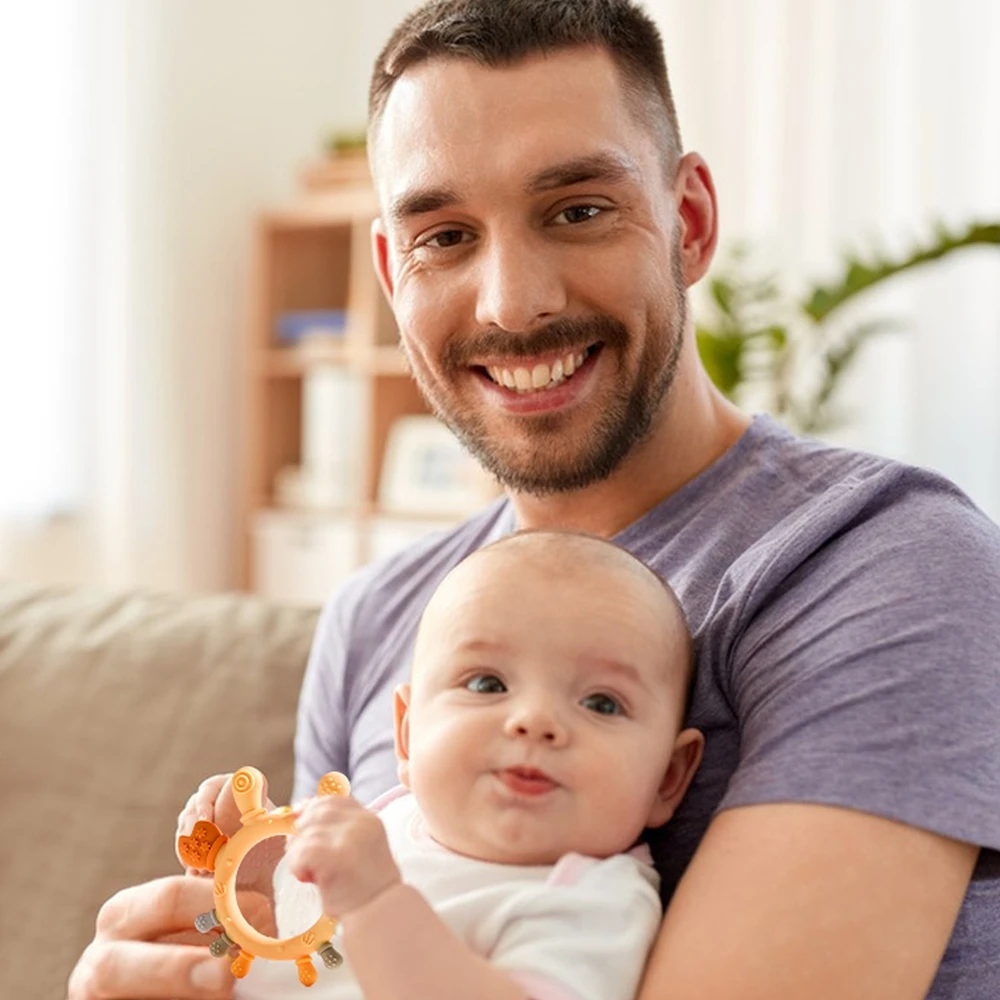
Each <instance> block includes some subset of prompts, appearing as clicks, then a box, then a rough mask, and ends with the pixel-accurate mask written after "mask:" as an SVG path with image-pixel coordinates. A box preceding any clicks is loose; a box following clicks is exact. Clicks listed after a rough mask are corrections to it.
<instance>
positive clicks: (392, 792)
mask: <svg viewBox="0 0 1000 1000" xmlns="http://www.w3.org/2000/svg"><path fill="white" fill-rule="evenodd" d="M409 794H410V790H409V788H407V787H406V785H396V787H395V788H390V789H389V791H387V792H383V793H382V794H381V795H379V796H378V798H376V799H375V800H374V801H373V802H372V803H371V804H370V805H369V806H368V808H369V809H370V810H371V811H372V812H373V813H380V812H381V811H382V810H383V809H384V808H385V807H386V806H387V805H389V804H390V803H391V802H395V801H396V799H401V798H402V797H403V796H404V795H409Z"/></svg>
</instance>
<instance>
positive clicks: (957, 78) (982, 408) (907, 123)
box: [648, 0, 1000, 519]
mask: <svg viewBox="0 0 1000 1000" xmlns="http://www.w3.org/2000/svg"><path fill="white" fill-rule="evenodd" d="M648 6H649V9H650V10H651V11H652V12H653V13H654V15H655V16H656V17H657V19H658V21H659V22H660V24H661V27H662V28H663V33H664V39H665V42H666V48H667V57H668V61H669V65H670V70H671V74H672V78H673V84H674V89H675V96H676V99H677V104H678V110H679V114H680V118H681V128H682V132H683V134H684V140H685V144H686V146H687V147H688V148H691V149H697V150H699V151H700V152H702V153H703V154H704V155H705V156H706V158H707V159H708V161H709V163H710V165H711V167H712V169H713V172H714V174H715V177H716V181H717V183H718V186H719V192H720V201H721V214H722V243H723V246H725V245H726V244H727V243H731V242H733V241H736V240H740V239H744V238H745V239H748V240H750V241H751V242H752V243H754V244H756V245H757V246H758V247H759V248H760V249H761V252H762V255H763V257H764V259H765V260H767V261H770V262H771V263H773V264H775V265H777V266H778V267H779V268H780V271H781V272H782V273H783V274H784V275H785V276H786V277H787V278H788V279H789V282H790V286H791V287H792V288H793V289H794V287H795V283H796V282H797V281H802V280H804V279H806V278H809V279H819V278H822V277H823V276H824V275H825V274H828V273H830V270H831V268H834V267H835V266H836V264H837V262H838V260H840V259H841V255H842V253H843V252H844V251H849V250H857V251H859V252H861V253H865V252H866V251H871V252H873V253H874V252H876V251H877V250H878V249H879V248H881V247H884V248H886V249H888V250H903V249H906V248H907V247H909V246H912V245H914V244H915V243H917V242H919V241H920V240H921V239H925V238H927V237H929V235H930V233H931V229H932V226H933V225H934V223H936V222H938V221H942V222H944V223H946V224H952V225H955V226H961V225H964V224H966V223H968V222H971V221H974V220H980V221H994V222H996V221H998V220H1000V61H998V60H997V59H996V52H997V50H998V49H1000V4H997V3H996V2H994V0H948V2H943V0H806V2H803V0H651V2H649V4H648ZM868 306H870V307H871V308H873V309H876V310H877V312H878V314H879V315H888V316H890V317H893V318H896V319H899V320H900V321H901V326H902V328H903V329H902V330H901V331H900V332H898V333H893V334H891V335H883V336H881V337H880V338H878V339H876V340H874V341H872V342H871V344H870V346H869V348H868V350H867V351H866V352H865V353H864V355H863V357H862V358H861V360H860V364H859V366H858V370H857V372H856V374H855V377H854V378H853V379H852V381H851V385H850V386H848V387H846V396H847V405H848V406H849V408H850V410H851V412H852V413H853V414H854V421H853V424H852V426H851V428H850V429H849V430H848V431H847V432H842V433H841V434H840V435H839V436H840V438H841V439H843V440H844V441H845V442H846V443H850V444H853V445H857V446H860V447H865V448H869V449H872V450H876V451H880V452H883V453H888V454H891V455H894V456H897V457H901V458H903V459H906V460H911V461H915V462H918V463H921V464H925V465H930V466H932V467H935V468H938V469H940V470H941V471H943V472H945V473H946V474H947V475H949V476H950V477H951V478H953V479H954V480H956V481H957V482H958V483H959V484H960V485H961V486H962V487H963V488H964V489H966V490H967V491H968V492H969V493H970V494H971V495H972V496H973V498H974V499H975V500H976V501H977V502H978V503H980V505H982V506H983V507H984V508H985V509H986V510H987V511H988V512H989V513H990V514H991V515H992V516H993V517H994V518H997V519H1000V249H997V248H992V247H989V248H983V249H978V250H969V251H964V252H962V253H959V254H956V255H954V256H953V257H951V258H949V259H948V260H946V261H944V262H942V263H939V264H932V265H930V266H929V267H927V268H925V269H923V270H918V271H916V272H913V273H912V274H911V275H907V276H902V277H901V278H899V279H897V281H896V282H895V283H890V284H889V285H887V286H886V290H885V292H884V293H881V292H880V293H879V294H878V299H877V301H876V300H874V297H873V300H872V301H871V302H869V303H868Z"/></svg>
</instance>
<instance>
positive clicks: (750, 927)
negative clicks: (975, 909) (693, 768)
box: [639, 804, 978, 1000]
mask: <svg viewBox="0 0 1000 1000" xmlns="http://www.w3.org/2000/svg"><path fill="white" fill-rule="evenodd" d="M977 855H978V848H976V847H974V846H972V845H969V844H964V843H960V842H958V841H954V840H949V839H947V838H945V837H940V836H937V835H935V834H932V833H928V832H926V831H924V830H920V829H918V828H916V827H912V826H906V825H904V824H902V823H896V822H894V821H892V820H888V819H884V818H882V817H878V816H874V815H871V814H868V813H862V812H856V811H853V810H849V809H841V808H834V807H828V806H819V805H805V804H774V805H755V806H746V807H741V808H735V809H729V810H726V811H724V812H722V813H720V814H719V815H718V816H717V817H716V818H715V820H714V821H713V822H712V824H711V826H710V827H709V829H708V832H707V833H706V835H705V838H704V840H703V841H702V843H701V845H700V846H699V848H698V851H697V853H696V854H695V857H694V859H693V861H692V862H691V865H690V867H689V869H688V871H687V872H686V874H685V876H684V878H683V879H682V880H681V882H680V885H679V886H678V888H677V892H676V893H675V895H674V898H673V900H672V902H671V904H670V907H669V909H668V911H667V915H666V918H665V919H664V923H663V927H662V929H661V931H660V935H659V938H658V939H657V943H656V945H655V947H654V950H653V954H652V957H651V960H650V963H649V966H648V968H647V971H646V976H645V979H644V980H643V985H642V989H641V991H640V995H639V1000H664V998H666V997H671V998H677V1000H688V998H697V1000H774V998H776V997H780V998H781V1000H797V998H800V997H801V998H803V1000H844V998H846V997H850V998H851V1000H868V998H871V1000H923V998H924V997H925V996H926V994H927V991H928V989H929V988H930V985H931V983H932V981H933V979H934V975H935V973H936V971H937V969H938V966H939V964H940V962H941V957H942V955H943V954H944V951H945V948H946V946H947V944H948V940H949V938H950V936H951V932H952V928H953V927H954V924H955V920H956V918H957V916H958V912H959V909H960V907H961V904H962V900H963V898H964V896H965V892H966V889H967V887H968V884H969V880H970V878H971V876H972V870H973V868H974V866H975V862H976V858H977Z"/></svg>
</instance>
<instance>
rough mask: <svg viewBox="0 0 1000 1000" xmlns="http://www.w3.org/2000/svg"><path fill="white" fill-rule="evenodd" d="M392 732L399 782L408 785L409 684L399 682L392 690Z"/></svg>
mask: <svg viewBox="0 0 1000 1000" xmlns="http://www.w3.org/2000/svg"><path fill="white" fill-rule="evenodd" d="M392 718H393V733H394V736H395V741H396V768H397V771H398V773H399V783H400V784H401V785H405V786H406V787H407V788H409V787H410V685H409V684H399V685H397V686H396V688H395V690H394V691H393V692H392Z"/></svg>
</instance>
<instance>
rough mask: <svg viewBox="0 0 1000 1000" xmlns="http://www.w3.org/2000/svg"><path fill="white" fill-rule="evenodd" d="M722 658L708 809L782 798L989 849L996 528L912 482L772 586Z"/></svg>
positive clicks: (996, 681)
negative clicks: (721, 738)
mask: <svg viewBox="0 0 1000 1000" xmlns="http://www.w3.org/2000/svg"><path fill="white" fill-rule="evenodd" d="M760 608H761V610H760V612H759V613H758V614H757V615H756V617H755V619H754V620H753V621H752V622H751V623H750V624H749V626H748V627H747V628H746V630H745V631H744V632H743V635H742V637H741V639H740V640H739V642H738V643H737V645H736V647H735V648H734V650H733V660H732V674H731V677H732V692H731V693H732V697H733V699H734V701H735V705H734V708H735V710H736V713H737V715H738V717H739V718H740V720H741V755H740V764H739V766H738V769H737V771H736V774H735V775H734V777H733V779H732V781H731V783H730V785H729V787H728V790H727V793H726V795H725V796H724V798H723V800H722V803H721V805H720V808H723V809H724V808H727V807H733V806H741V805H748V804H755V803H762V802H776V801H796V802H817V803H824V804H830V805H839V806H845V807H850V808H855V809H860V810H863V811H866V812H871V813H875V814H878V815H882V816H887V817H890V818H893V819H897V820H900V821H902V822H905V823H908V824H910V825H914V826H918V827H922V828H924V829H927V830H931V831H933V832H935V833H939V834H942V835H945V836H949V837H953V838H956V839H958V840H963V841H967V842H970V843H975V844H978V845H980V846H983V847H991V848H994V849H1000V533H998V531H997V529H996V527H995V526H994V525H993V524H992V523H990V522H989V521H988V520H987V519H986V517H985V516H984V515H982V514H980V513H979V512H978V511H976V510H975V509H974V508H972V507H971V505H970V504H968V503H967V502H965V501H958V500H955V501H954V502H949V503H942V502H941V501H940V498H934V497H929V496H927V497H922V496H920V495H917V496H915V497H914V496H911V497H908V498H907V499H906V502H905V503H899V504H895V505H893V506H891V507H889V508H887V509H886V510H884V511H882V512H880V513H879V514H878V515H876V516H872V517H870V518H868V519H866V520H865V521H863V522H862V523H861V524H856V525H852V526H849V527H848V528H847V529H846V530H844V531H843V532H841V533H840V534H839V535H838V536H836V537H834V538H832V539H830V540H829V541H827V542H826V544H825V545H823V546H822V548H820V549H819V550H818V551H816V552H814V553H813V554H812V555H811V557H810V558H808V559H807V560H805V561H804V562H802V563H801V564H800V565H798V566H797V568H795V569H794V571H792V572H790V573H789V575H788V577H787V578H786V579H784V580H782V581H781V582H780V584H778V585H777V586H775V587H774V590H773V592H772V593H771V594H769V595H768V599H767V600H766V601H762V602H761V604H760Z"/></svg>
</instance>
